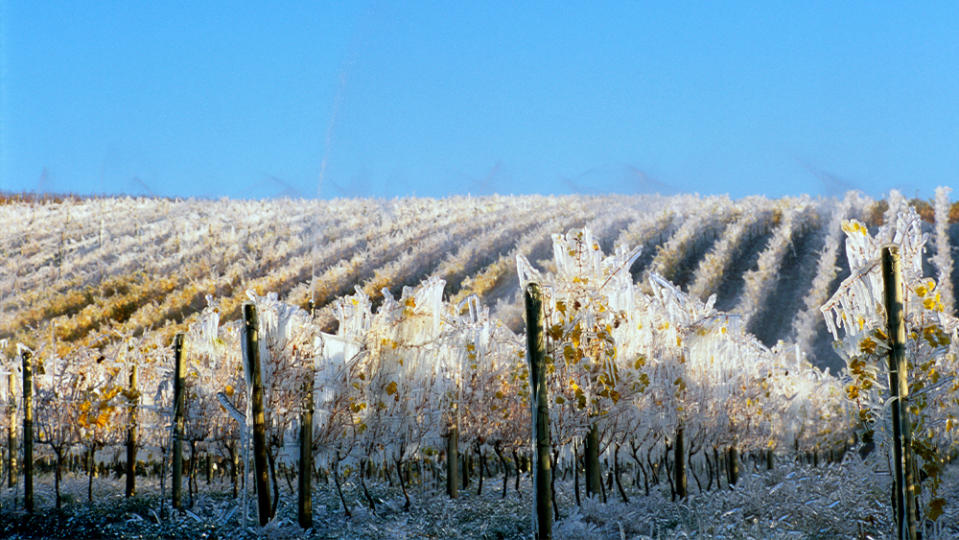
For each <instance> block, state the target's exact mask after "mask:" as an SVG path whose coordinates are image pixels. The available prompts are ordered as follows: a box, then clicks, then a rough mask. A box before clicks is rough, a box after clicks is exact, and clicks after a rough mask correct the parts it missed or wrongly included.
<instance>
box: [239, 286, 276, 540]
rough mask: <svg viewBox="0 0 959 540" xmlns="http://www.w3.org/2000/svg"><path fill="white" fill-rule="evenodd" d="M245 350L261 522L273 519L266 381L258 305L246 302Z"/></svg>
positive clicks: (265, 522) (254, 466)
mask: <svg viewBox="0 0 959 540" xmlns="http://www.w3.org/2000/svg"><path fill="white" fill-rule="evenodd" d="M243 329H244V333H243V339H244V342H243V344H244V348H243V353H244V354H245V355H246V358H245V359H244V360H245V361H246V366H247V371H248V372H249V373H250V380H251V381H252V383H253V384H252V386H253V388H252V390H253V399H252V401H251V409H252V412H253V478H254V485H255V486H256V509H257V515H258V516H259V517H260V526H263V525H266V524H267V523H269V521H270V511H271V508H272V506H271V504H270V477H269V471H268V470H267V460H266V414H265V413H264V410H263V381H262V379H261V376H260V338H259V322H258V319H257V316H256V306H255V305H254V304H253V303H252V302H245V303H244V304H243Z"/></svg>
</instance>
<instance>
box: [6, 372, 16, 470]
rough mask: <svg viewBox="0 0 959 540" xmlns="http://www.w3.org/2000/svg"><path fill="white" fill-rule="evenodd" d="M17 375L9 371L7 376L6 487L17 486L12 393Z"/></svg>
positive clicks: (14, 415) (14, 409)
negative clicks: (8, 393)
mask: <svg viewBox="0 0 959 540" xmlns="http://www.w3.org/2000/svg"><path fill="white" fill-rule="evenodd" d="M16 383H17V374H16V372H15V371H14V370H12V369H11V370H10V374H9V375H8V376H7V388H9V389H10V401H9V403H8V404H7V418H8V419H9V420H10V424H9V425H7V487H14V486H16V485H17V450H18V448H17V396H16V394H15V393H14V388H16Z"/></svg>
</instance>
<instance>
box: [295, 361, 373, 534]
mask: <svg viewBox="0 0 959 540" xmlns="http://www.w3.org/2000/svg"><path fill="white" fill-rule="evenodd" d="M309 375H310V378H309V380H308V381H306V384H304V385H303V386H304V388H303V414H302V415H301V417H300V464H299V465H300V469H299V476H298V479H297V480H298V481H297V488H298V490H299V496H298V497H297V501H296V502H297V505H296V508H297V510H296V518H297V521H298V522H299V524H300V527H303V528H304V529H309V528H310V527H312V526H313V484H312V480H313V370H310V371H309ZM362 476H363V472H362V471H361V472H360V478H361V479H362Z"/></svg>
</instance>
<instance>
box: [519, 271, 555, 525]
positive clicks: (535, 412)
mask: <svg viewBox="0 0 959 540" xmlns="http://www.w3.org/2000/svg"><path fill="white" fill-rule="evenodd" d="M525 303H526V344H527V360H528V361H529V379H530V390H531V396H530V401H531V404H530V405H531V407H532V420H533V426H532V427H533V467H534V469H533V470H534V473H533V483H534V489H535V491H534V493H535V495H534V504H535V512H534V517H535V523H536V538H537V540H546V539H549V538H552V536H553V508H552V506H553V497H552V469H551V468H550V455H549V451H550V436H549V401H548V399H549V396H548V395H547V391H546V345H545V342H544V339H543V294H542V292H541V291H540V288H539V285H538V284H536V283H530V284H528V285H527V286H526V294H525Z"/></svg>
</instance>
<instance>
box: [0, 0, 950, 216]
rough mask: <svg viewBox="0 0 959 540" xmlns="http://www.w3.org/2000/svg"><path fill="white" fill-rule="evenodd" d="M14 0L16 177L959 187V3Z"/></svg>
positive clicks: (7, 117) (398, 188) (2, 33)
mask: <svg viewBox="0 0 959 540" xmlns="http://www.w3.org/2000/svg"><path fill="white" fill-rule="evenodd" d="M0 2H2V4H0V5H2V8H0V10H2V11H0V17H2V28H0V39H2V42H0V90H2V95H0V114H2V118H0V151H2V154H0V174H2V178H0V189H3V190H14V191H20V190H27V191H34V190H37V191H56V192H78V193H129V194H157V195H168V196H170V195H173V196H209V197H219V196H231V197H264V196H280V195H287V194H289V195H297V196H305V197H313V196H317V194H319V195H320V196H322V197H337V196H376V197H393V196H404V195H420V196H444V195H449V194H455V193H467V192H469V193H473V194H488V193H494V192H495V193H611V192H612V193H640V192H652V191H660V192H700V193H729V194H730V195H732V196H733V197H742V196H745V195H749V194H764V195H768V196H772V197H779V196H783V195H790V194H800V193H809V194H813V195H817V194H825V195H835V194H837V193H841V192H842V191H845V190H846V189H849V188H856V189H861V190H863V191H865V192H866V193H868V194H870V195H872V196H881V195H882V194H883V193H884V192H886V191H887V190H888V189H890V188H897V189H900V190H902V191H903V192H904V193H905V194H906V195H907V196H910V197H911V196H914V195H917V194H918V195H919V196H921V197H923V198H929V197H932V191H933V189H934V187H935V186H937V185H956V184H959V99H957V96H959V31H956V28H957V25H959V3H956V2H938V3H936V2H925V3H921V4H916V5H909V6H906V5H893V4H892V3H887V2H842V3H838V2H801V3H800V2H753V3H738V2H701V3H683V2H662V3H652V2H615V3H614V2H610V3H604V2H599V3H598V2H552V3H538V2H536V3H534V2H522V3H516V2H492V1H490V2H477V3H471V4H467V3H465V2H435V3H427V2H395V3H390V2H374V3H363V2H298V3H288V2H279V3H272V4H271V6H272V7H271V8H270V9H267V8H265V7H260V8H254V7H252V5H253V3H252V2H250V3H244V2H239V3H237V2H232V3H229V2H205V1H200V2H182V3H177V2H28V1H7V0H0ZM517 4H521V5H517ZM834 4H836V5H834ZM838 4H841V5H838ZM237 6H239V7H237ZM916 6H919V7H916Z"/></svg>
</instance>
